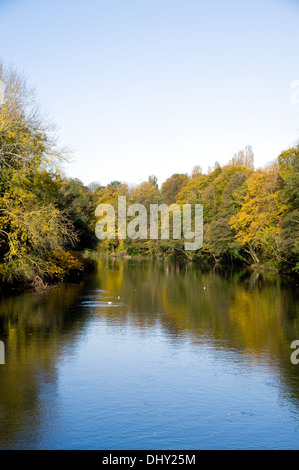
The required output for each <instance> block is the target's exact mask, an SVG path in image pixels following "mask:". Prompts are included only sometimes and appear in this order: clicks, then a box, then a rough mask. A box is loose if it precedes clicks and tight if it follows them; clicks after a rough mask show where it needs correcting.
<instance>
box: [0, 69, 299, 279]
mask: <svg viewBox="0 0 299 470" xmlns="http://www.w3.org/2000/svg"><path fill="white" fill-rule="evenodd" d="M0 80H1V81H2V82H3V83H4V85H5V96H4V102H3V103H0V282H1V284H2V285H9V284H10V285H15V284H18V283H19V284H22V285H27V284H28V285H34V286H35V287H37V288H43V287H44V286H45V285H46V283H48V282H53V281H57V280H62V279H65V278H66V277H67V276H70V275H72V274H74V275H77V274H79V273H80V272H82V271H83V270H84V262H83V257H82V256H80V255H78V252H84V251H99V252H101V253H111V254H112V253H113V254H115V255H117V254H119V255H136V256H152V257H159V258H172V259H183V260H189V261H190V260H199V261H200V260H210V261H213V262H217V263H223V264H237V263H240V264H246V265H252V264H255V265H263V266H266V267H267V268H269V269H275V270H278V271H283V272H293V273H296V272H297V273H298V272H299V259H298V258H299V256H298V255H299V146H298V145H296V146H294V147H293V148H291V149H288V150H286V151H284V152H282V153H281V154H280V155H279V156H278V158H277V159H276V160H274V161H273V162H272V163H271V164H270V165H269V166H268V167H266V168H263V169H258V170H255V169H254V161H253V153H252V149H251V147H249V146H248V147H246V148H245V150H244V151H240V152H239V153H238V154H236V155H235V156H234V157H233V159H232V160H231V161H230V162H229V164H228V165H226V166H222V167H221V166H220V164H219V163H217V162H216V163H215V165H214V167H213V168H210V169H209V171H208V172H207V174H203V173H202V170H201V168H200V166H197V167H195V168H194V169H193V171H192V174H191V175H187V174H174V175H172V176H171V177H170V178H169V179H167V180H166V181H165V182H164V183H163V184H162V185H161V187H160V188H159V186H158V184H157V178H156V177H155V176H150V177H149V178H148V181H146V182H143V183H141V184H139V185H137V186H133V187H132V186H130V187H129V186H128V185H127V184H124V183H121V182H119V181H113V182H111V183H110V184H108V185H107V186H101V185H100V184H96V183H93V184H91V185H89V186H88V187H87V186H85V185H84V184H83V183H82V182H81V181H80V180H78V179H72V178H67V177H65V176H63V174H62V171H61V163H62V162H63V161H64V160H65V158H66V157H67V152H66V151H63V150H59V149H58V148H57V144H56V140H55V138H54V137H53V135H54V134H53V131H54V129H53V126H52V125H51V124H48V123H47V121H46V119H45V118H44V117H43V116H41V115H40V114H39V112H38V107H37V105H36V102H35V97H34V93H32V92H31V91H30V90H28V87H27V85H26V82H25V80H23V79H22V78H20V77H19V76H18V75H17V74H16V73H15V72H14V71H13V70H5V69H4V67H1V66H0ZM106 164H107V163H106V162H105V161H103V165H106ZM99 177H100V175H99ZM118 196H126V197H127V201H128V203H129V204H132V203H140V204H143V205H145V206H146V207H149V205H150V204H167V205H170V204H172V203H177V204H203V207H204V238H203V247H202V249H201V250H199V251H197V252H186V251H185V250H184V240H171V239H170V240H139V239H137V240H131V239H127V240H119V239H118V238H116V239H115V240H104V241H101V242H100V241H99V240H97V238H96V237H95V225H96V222H97V220H96V217H95V209H96V207H97V206H98V204H100V203H110V204H112V205H114V207H116V206H117V201H118Z"/></svg>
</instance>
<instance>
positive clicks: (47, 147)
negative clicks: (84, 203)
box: [0, 66, 81, 286]
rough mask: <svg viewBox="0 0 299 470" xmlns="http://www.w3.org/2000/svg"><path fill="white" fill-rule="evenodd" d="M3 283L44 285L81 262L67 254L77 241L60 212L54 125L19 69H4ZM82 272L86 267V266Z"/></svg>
mask: <svg viewBox="0 0 299 470" xmlns="http://www.w3.org/2000/svg"><path fill="white" fill-rule="evenodd" d="M0 80H1V81H2V82H3V83H4V85H5V88H4V92H5V93H4V100H3V103H2V105H1V106H0V278H1V280H2V282H14V281H21V282H33V283H37V284H39V285H41V286H42V285H43V284H44V281H45V280H46V279H48V278H51V277H58V278H60V277H63V276H64V275H65V274H66V272H67V271H68V270H69V269H72V268H74V267H76V266H77V267H78V268H79V263H77V261H76V259H75V258H73V257H72V255H70V254H69V253H66V252H65V251H64V245H65V243H66V242H68V243H71V242H73V241H75V238H76V236H75V234H74V231H73V227H72V224H71V223H70V222H69V220H68V219H67V217H66V216H65V214H63V213H62V212H61V211H60V210H59V209H58V207H57V204H56V196H57V193H58V185H59V182H58V180H59V174H58V168H59V163H60V161H61V160H62V159H63V158H64V152H62V151H59V150H58V148H57V145H56V141H55V139H54V138H53V134H52V132H53V126H52V125H49V124H48V123H47V121H46V120H45V119H44V117H43V116H41V114H40V113H39V111H38V107H37V105H36V102H35V97H34V93H33V91H32V90H30V89H29V88H28V86H27V84H26V80H25V79H23V78H20V77H19V76H18V75H17V73H16V72H15V71H14V70H11V69H10V70H6V69H5V68H4V67H3V66H1V67H0ZM80 269H81V265H80Z"/></svg>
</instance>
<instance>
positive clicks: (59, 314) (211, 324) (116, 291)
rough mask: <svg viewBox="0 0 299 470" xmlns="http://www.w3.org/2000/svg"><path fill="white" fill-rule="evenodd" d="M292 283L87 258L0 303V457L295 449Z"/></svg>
mask: <svg viewBox="0 0 299 470" xmlns="http://www.w3.org/2000/svg"><path fill="white" fill-rule="evenodd" d="M297 289H298V287H297V285H296V282H295V281H289V280H284V279H282V278H280V277H278V276H276V275H270V274H268V275H265V276H262V275H259V274H257V273H252V274H250V273H247V272H242V271H239V272H234V271H230V270H226V271H225V270H222V271H220V270H218V269H206V270H203V269H200V268H198V267H196V266H193V265H191V264H188V265H185V266H177V265H174V264H168V263H162V262H152V261H135V260H116V259H100V260H99V262H98V269H97V271H96V272H95V273H92V274H88V275H87V276H86V277H85V279H84V280H83V281H82V282H80V283H78V284H68V283H64V284H61V285H59V286H57V287H54V288H52V289H50V290H48V291H45V292H40V293H32V292H27V293H24V294H21V295H16V296H9V297H7V296H3V297H2V298H1V299H0V340H2V342H3V343H4V346H5V364H3V365H0V393H1V396H0V448H1V449H105V450H109V449H110V450H116V449H118V450H120V449H128V450H132V449H134V450H138V449H146V450H149V449H155V450H159V449H167V450H171V449H185V450H189V449H193V450H200V449H299V364H298V365H295V364H292V362H291V360H290V356H291V353H292V350H291V348H290V345H291V343H292V342H293V341H294V340H296V339H298V340H299V308H298V295H296V294H297V292H298V290H297Z"/></svg>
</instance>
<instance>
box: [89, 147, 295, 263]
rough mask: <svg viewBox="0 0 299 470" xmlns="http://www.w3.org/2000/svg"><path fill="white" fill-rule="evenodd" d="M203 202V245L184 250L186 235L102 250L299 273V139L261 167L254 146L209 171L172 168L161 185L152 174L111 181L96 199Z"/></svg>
mask: <svg viewBox="0 0 299 470" xmlns="http://www.w3.org/2000/svg"><path fill="white" fill-rule="evenodd" d="M120 195H125V196H127V200H128V202H129V203H141V204H143V205H145V206H146V207H148V206H149V205H150V204H153V203H156V204H158V203H159V204H162V203H164V204H167V205H170V204H173V203H176V204H180V205H182V204H203V208H204V237H203V246H202V249H201V250H199V251H197V252H192V251H191V252H190V251H189V252H186V251H185V250H184V240H183V239H182V240H167V241H166V240H135V241H134V240H131V239H127V240H117V239H116V240H105V241H103V242H100V243H99V249H100V250H102V251H106V252H110V253H111V252H114V253H115V252H116V253H117V252H118V253H123V254H126V253H127V254H129V255H152V256H157V257H164V258H165V257H172V258H176V259H178V258H185V259H188V260H203V259H206V260H209V259H210V260H212V261H214V262H217V263H223V264H237V263H240V264H246V265H252V264H260V265H263V266H266V267H267V268H268V269H275V270H279V271H288V272H291V271H293V272H296V271H297V272H299V146H295V147H294V148H291V149H289V150H287V151H285V152H282V153H281V154H280V155H279V156H278V158H277V159H276V160H275V161H273V162H272V163H271V164H270V165H269V166H267V167H266V168H263V169H258V170H254V165H253V153H252V149H251V147H249V146H248V147H246V148H245V150H244V151H240V152H239V153H238V154H237V155H235V157H234V158H233V159H232V160H231V162H229V164H228V165H225V166H223V167H221V166H220V165H219V163H217V162H216V163H215V165H214V168H211V169H210V170H209V171H208V173H207V174H202V171H201V169H200V167H199V166H197V167H195V168H194V170H193V172H192V174H191V175H190V176H188V175H187V174H174V175H172V176H171V177H170V178H168V179H167V180H166V181H165V182H164V183H163V184H162V186H161V189H159V188H158V185H157V180H156V178H155V177H154V176H151V177H149V179H148V181H147V182H144V183H141V184H140V185H138V186H135V187H131V188H129V187H128V186H127V185H126V184H121V183H120V182H117V181H115V182H112V183H111V184H109V185H108V186H106V187H102V188H101V187H100V188H97V189H96V191H95V192H94V198H95V201H96V202H97V203H110V204H112V205H114V207H116V206H117V199H118V196H120Z"/></svg>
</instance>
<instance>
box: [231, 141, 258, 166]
mask: <svg viewBox="0 0 299 470" xmlns="http://www.w3.org/2000/svg"><path fill="white" fill-rule="evenodd" d="M230 164H231V165H239V166H246V167H247V168H251V169H254V155H253V151H252V147H251V146H250V145H247V146H246V147H245V149H244V150H239V152H238V153H235V155H234V157H233V158H232V160H231V161H230Z"/></svg>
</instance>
